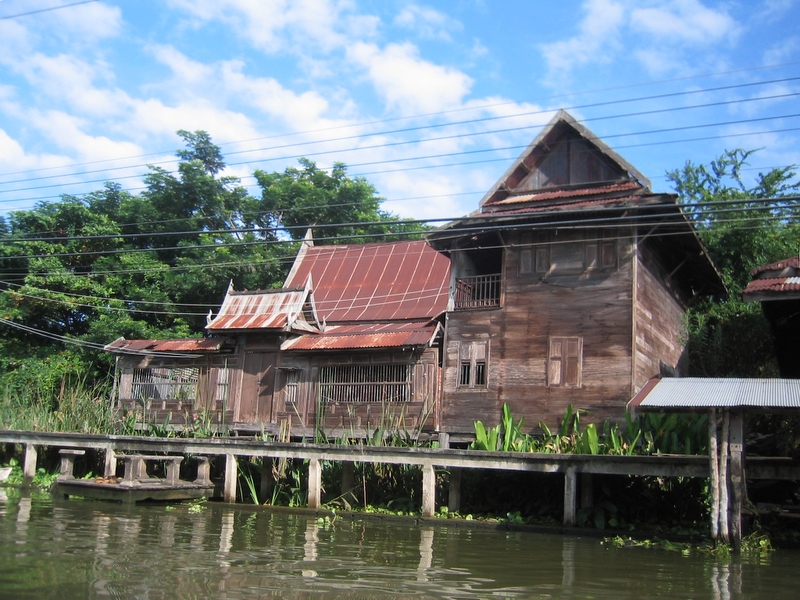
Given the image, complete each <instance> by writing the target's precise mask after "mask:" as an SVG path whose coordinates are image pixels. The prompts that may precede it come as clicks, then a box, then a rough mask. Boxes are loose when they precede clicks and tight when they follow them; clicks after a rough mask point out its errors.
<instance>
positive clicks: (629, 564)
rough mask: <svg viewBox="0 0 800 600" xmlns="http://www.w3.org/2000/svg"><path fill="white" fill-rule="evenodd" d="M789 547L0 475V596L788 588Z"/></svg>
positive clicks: (614, 593) (792, 576)
mask: <svg viewBox="0 0 800 600" xmlns="http://www.w3.org/2000/svg"><path fill="white" fill-rule="evenodd" d="M798 570H800V553H798V552H796V551H788V550H787V551H778V552H774V553H772V554H770V555H768V556H767V557H765V558H758V559H741V560H720V559H716V558H714V557H713V556H709V555H706V554H702V553H698V552H694V553H691V554H689V555H682V554H681V553H680V552H674V551H668V550H655V549H645V548H640V547H628V548H613V547H612V548H609V547H605V546H604V545H602V544H601V543H600V540H598V539H597V538H590V537H586V538H582V537H570V536H555V535H542V534H536V533H530V532H520V531H514V532H507V531H495V530H489V529H480V528H467V527H461V526H458V527H455V526H438V525H437V526H429V525H426V524H423V525H419V526H418V525H416V524H414V523H408V524H407V523H398V522H397V521H395V520H391V521H377V520H376V521H354V520H350V519H344V518H341V517H339V518H335V519H333V520H330V519H325V520H319V519H316V518H312V517H309V516H306V515H296V514H286V513H281V512H272V511H269V510H266V509H263V508H256V507H247V506H241V505H240V506H230V505H223V504H216V503H206V504H202V505H191V504H176V505H174V506H166V505H163V504H162V505H142V506H123V505H118V504H110V503H100V502H93V501H82V500H74V499H73V500H63V499H59V498H54V497H51V496H49V495H46V494H38V495H28V494H26V493H24V492H20V491H18V490H12V489H3V488H0V598H4V599H5V598H13V599H24V598H36V599H46V598H56V599H59V600H67V599H71V598H81V599H83V598H113V599H123V598H124V599H128V598H131V599H142V600H144V599H147V600H160V599H173V598H232V599H234V598H235V599H240V598H241V599H245V598H290V599H302V598H342V599H356V598H594V599H606V598H609V599H611V598H613V599H615V600H618V599H620V598H637V599H646V598H680V599H688V598H693V599H695V598H696V599H706V598H708V599H714V600H728V599H739V598H741V599H745V598H746V599H760V598H764V599H769V600H777V599H780V598H798V597H800V590H798V587H797V585H798V584H797V575H798Z"/></svg>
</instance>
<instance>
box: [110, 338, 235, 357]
mask: <svg viewBox="0 0 800 600" xmlns="http://www.w3.org/2000/svg"><path fill="white" fill-rule="evenodd" d="M230 343H231V342H230V340H228V339H227V338H222V337H210V338H199V339H184V340H126V339H125V338H119V339H117V340H114V341H113V342H111V343H110V344H108V345H107V346H106V347H105V348H104V350H107V351H108V352H120V353H126V352H219V351H220V350H222V348H223V347H224V346H226V345H229V344H230Z"/></svg>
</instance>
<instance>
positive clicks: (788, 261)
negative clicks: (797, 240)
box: [750, 256, 800, 277]
mask: <svg viewBox="0 0 800 600" xmlns="http://www.w3.org/2000/svg"><path fill="white" fill-rule="evenodd" d="M784 269H800V257H798V256H792V257H791V258H785V259H783V260H779V261H778V262H774V263H770V264H768V265H763V266H761V267H756V268H755V269H753V270H752V271H750V274H751V275H752V276H753V277H755V276H756V275H759V274H760V273H763V272H765V271H782V270H784Z"/></svg>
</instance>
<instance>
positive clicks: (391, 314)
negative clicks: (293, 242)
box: [285, 241, 450, 324]
mask: <svg viewBox="0 0 800 600" xmlns="http://www.w3.org/2000/svg"><path fill="white" fill-rule="evenodd" d="M309 280H310V281H311V284H310V285H311V287H312V289H313V293H314V306H315V307H316V310H317V314H318V315H319V319H320V320H321V321H322V322H326V323H328V324H332V323H347V322H357V321H372V322H388V321H398V320H420V319H433V318H435V317H437V316H439V315H440V314H442V313H443V312H445V310H447V299H448V290H449V284H450V260H449V259H448V258H447V257H446V256H443V255H441V254H439V253H438V252H436V251H435V250H433V249H432V248H431V247H429V246H428V245H427V244H426V243H425V242H424V241H410V242H385V243H374V244H359V245H333V246H309V245H304V249H303V250H302V251H301V252H300V254H298V257H297V260H296V262H295V265H294V267H293V268H292V272H291V273H290V274H289V277H288V278H287V281H286V283H285V287H287V288H288V287H297V286H303V285H306V284H307V282H308V281H309Z"/></svg>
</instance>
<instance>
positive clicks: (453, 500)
mask: <svg viewBox="0 0 800 600" xmlns="http://www.w3.org/2000/svg"><path fill="white" fill-rule="evenodd" d="M461 473H462V471H461V469H450V493H449V494H448V495H447V510H449V511H450V512H457V511H459V510H461Z"/></svg>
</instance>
